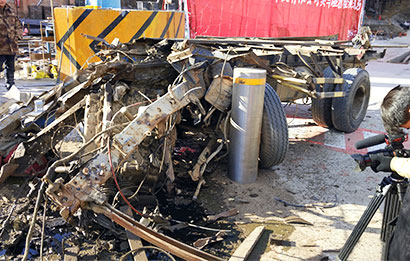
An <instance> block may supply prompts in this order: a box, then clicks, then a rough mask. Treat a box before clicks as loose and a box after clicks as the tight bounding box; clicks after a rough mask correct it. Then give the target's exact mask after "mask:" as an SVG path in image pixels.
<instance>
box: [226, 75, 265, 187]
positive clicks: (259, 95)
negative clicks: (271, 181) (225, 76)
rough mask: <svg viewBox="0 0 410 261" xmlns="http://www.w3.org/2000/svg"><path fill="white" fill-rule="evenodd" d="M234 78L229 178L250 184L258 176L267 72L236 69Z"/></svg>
mask: <svg viewBox="0 0 410 261" xmlns="http://www.w3.org/2000/svg"><path fill="white" fill-rule="evenodd" d="M233 77H234V82H233V89H232V116H231V121H230V122H231V126H230V143H229V144H230V150H229V172H228V176H229V178H230V179H232V180H234V181H236V182H239V183H243V184H245V183H252V182H254V181H255V180H256V178H257V175H258V157H259V143H260V133H261V124H262V113H263V99H264V96H265V82H266V70H262V69H254V68H235V69H234V71H233Z"/></svg>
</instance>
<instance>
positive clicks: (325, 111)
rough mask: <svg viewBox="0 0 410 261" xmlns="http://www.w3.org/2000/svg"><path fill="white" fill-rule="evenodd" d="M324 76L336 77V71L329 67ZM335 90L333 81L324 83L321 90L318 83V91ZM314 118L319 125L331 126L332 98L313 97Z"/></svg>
mask: <svg viewBox="0 0 410 261" xmlns="http://www.w3.org/2000/svg"><path fill="white" fill-rule="evenodd" d="M323 77H324V78H334V77H335V73H334V72H333V70H332V69H331V68H330V67H327V68H326V69H325V70H324V71H323ZM334 90H335V85H334V84H332V83H325V84H323V90H321V88H320V85H319V84H317V85H316V91H317V92H322V91H323V92H333V91H334ZM311 110H312V118H313V120H314V121H315V122H316V124H317V125H319V126H322V127H326V128H331V127H333V123H332V98H326V99H312V108H311Z"/></svg>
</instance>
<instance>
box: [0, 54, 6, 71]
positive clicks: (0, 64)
mask: <svg viewBox="0 0 410 261" xmlns="http://www.w3.org/2000/svg"><path fill="white" fill-rule="evenodd" d="M5 61H6V56H5V55H3V54H0V72H2V71H3V70H4V68H3V64H4V62H5Z"/></svg>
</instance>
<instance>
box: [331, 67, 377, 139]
mask: <svg viewBox="0 0 410 261" xmlns="http://www.w3.org/2000/svg"><path fill="white" fill-rule="evenodd" d="M343 79H344V80H345V82H344V84H343V90H344V91H345V97H342V98H333V99H332V123H333V126H334V128H335V129H337V130H340V131H344V132H353V131H355V130H357V128H359V125H360V123H362V121H363V119H364V116H366V112H367V106H368V105H369V98H370V80H369V73H368V72H367V71H365V70H362V69H360V68H350V69H347V70H346V71H345V72H344V73H343ZM335 89H340V85H339V86H337V87H336V88H335Z"/></svg>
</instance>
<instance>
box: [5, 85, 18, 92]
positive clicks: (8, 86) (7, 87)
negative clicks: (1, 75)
mask: <svg viewBox="0 0 410 261" xmlns="http://www.w3.org/2000/svg"><path fill="white" fill-rule="evenodd" d="M13 86H14V87H16V85H14V84H6V89H7V91H10V89H11V88H12V87H13Z"/></svg>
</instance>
